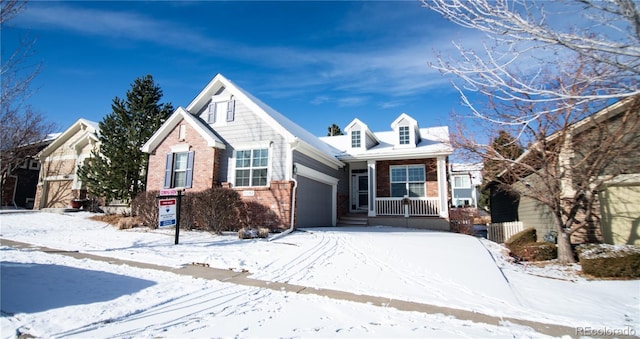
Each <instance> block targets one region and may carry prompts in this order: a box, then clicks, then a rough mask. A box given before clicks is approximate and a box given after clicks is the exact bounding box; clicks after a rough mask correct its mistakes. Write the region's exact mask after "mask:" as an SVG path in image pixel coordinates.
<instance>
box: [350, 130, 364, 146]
mask: <svg viewBox="0 0 640 339" xmlns="http://www.w3.org/2000/svg"><path fill="white" fill-rule="evenodd" d="M361 145H362V138H361V136H360V131H351V148H360V146H361Z"/></svg>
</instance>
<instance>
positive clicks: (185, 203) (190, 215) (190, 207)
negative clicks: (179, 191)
mask: <svg viewBox="0 0 640 339" xmlns="http://www.w3.org/2000/svg"><path fill="white" fill-rule="evenodd" d="M197 208H198V200H197V194H196V193H186V194H185V195H183V196H182V198H181V200H180V228H182V229H186V230H192V229H199V227H198V225H197V224H196V221H195V214H196V209H197ZM203 230H204V229H203Z"/></svg>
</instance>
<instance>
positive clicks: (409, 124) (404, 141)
mask: <svg viewBox="0 0 640 339" xmlns="http://www.w3.org/2000/svg"><path fill="white" fill-rule="evenodd" d="M391 128H393V131H394V133H395V137H396V141H395V145H394V146H395V147H397V148H411V147H416V146H417V145H418V143H419V142H420V132H419V129H418V122H417V121H416V120H415V119H413V118H412V117H410V116H408V115H407V114H406V113H402V114H400V116H399V117H398V118H396V120H395V121H393V123H391Z"/></svg>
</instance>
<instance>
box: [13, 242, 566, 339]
mask: <svg viewBox="0 0 640 339" xmlns="http://www.w3.org/2000/svg"><path fill="white" fill-rule="evenodd" d="M0 244H1V245H4V246H10V247H13V248H17V249H29V250H37V251H42V252H46V253H51V254H60V255H65V256H69V257H73V258H76V259H91V260H96V261H102V262H107V263H110V264H114V265H128V266H131V267H137V268H144V269H153V270H160V271H165V272H171V273H175V274H180V275H185V276H193V277H196V278H202V279H208V280H217V281H221V282H228V283H233V284H238V285H244V286H252V287H258V288H264V289H270V290H275V291H282V292H291V293H298V294H313V295H319V296H324V297H327V298H332V299H338V300H347V301H352V302H358V303H366V304H371V305H375V306H381V307H393V308H395V309H398V310H401V311H413V312H423V313H428V314H444V315H447V316H452V317H454V318H456V319H459V320H468V321H472V322H477V323H485V324H490V325H494V326H501V325H502V324H504V323H511V324H517V325H521V326H527V327H530V328H532V329H534V330H535V331H537V332H539V333H541V334H546V335H550V336H555V337H560V336H565V335H568V336H576V332H575V329H574V328H572V327H567V326H561V325H554V324H545V323H539V322H533V321H528V320H522V319H515V318H509V317H496V316H490V315H486V314H482V313H476V312H472V311H467V310H460V309H454V308H448V307H443V306H435V305H429V304H423V303H416V302H411V301H405V300H396V299H390V298H384V297H379V296H373V295H363V294H355V293H349V292H344V291H338V290H331V289H322V288H313V287H308V286H302V285H294V284H287V283H279V282H272V281H265V280H259V279H253V278H249V275H250V272H235V271H232V270H225V269H217V268H211V267H204V266H196V265H188V266H185V267H181V268H173V267H167V266H160V265H153V264H146V263H141V262H136V261H130V260H120V259H115V258H109V257H103V256H97V255H93V254H89V253H82V252H77V251H63V250H56V249H52V248H47V247H40V246H34V245H31V244H28V243H23V242H17V241H12V240H8V239H1V238H0Z"/></svg>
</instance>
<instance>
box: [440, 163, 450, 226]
mask: <svg viewBox="0 0 640 339" xmlns="http://www.w3.org/2000/svg"><path fill="white" fill-rule="evenodd" d="M447 193H448V192H447V162H446V158H445V157H444V156H439V157H438V195H439V196H440V217H442V218H449V206H448V202H447V196H448V194H447Z"/></svg>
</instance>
